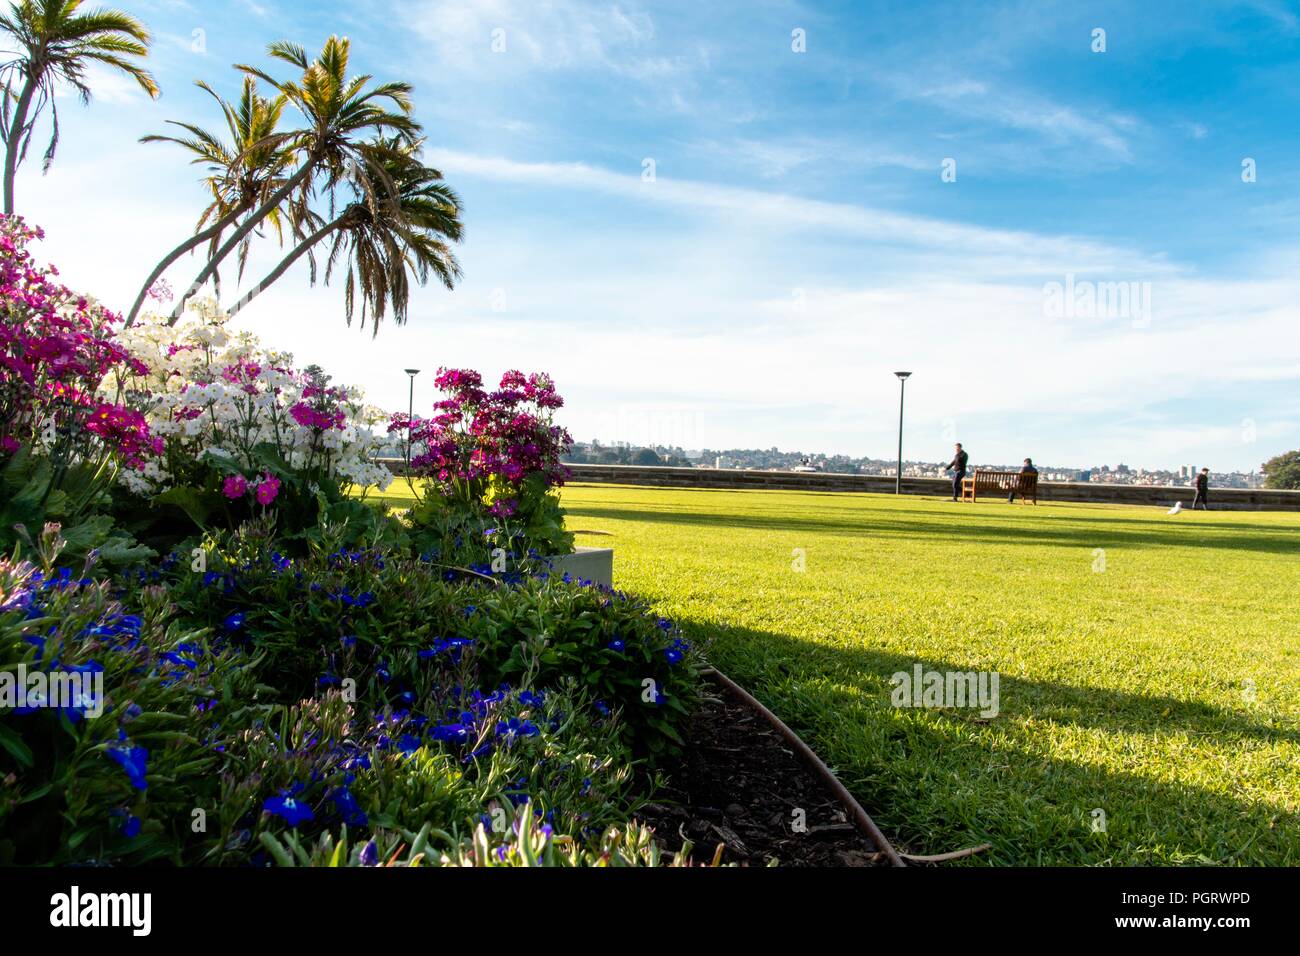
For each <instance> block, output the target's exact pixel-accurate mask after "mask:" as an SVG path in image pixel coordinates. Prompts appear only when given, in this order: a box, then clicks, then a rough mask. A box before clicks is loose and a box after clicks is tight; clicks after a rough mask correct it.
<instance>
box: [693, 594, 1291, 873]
mask: <svg viewBox="0 0 1300 956" xmlns="http://www.w3.org/2000/svg"><path fill="white" fill-rule="evenodd" d="M681 623H682V625H683V626H684V627H685V629H686V630H687V632H688V633H690V634H693V635H694V636H695V637H696V638H697V639H699V638H704V639H705V640H706V641H707V642H708V643H709V644H710V645H711V647H710V650H709V654H710V657H711V658H712V659H713V660H714V661H715V662H716V663H717V664H718V666H719V667H721V668H722V669H723V670H725V671H726V672H727V673H728V674H729V675H730V676H731V677H733V678H734V679H736V680H738V681H739V682H740V683H742V684H743V685H745V686H746V688H747V689H749V690H750V691H751V692H752V693H753V694H754V695H755V696H757V697H758V698H759V699H760V700H762V701H763V702H764V703H765V704H767V705H768V706H769V707H771V708H772V709H773V710H775V711H776V712H777V713H778V714H779V715H780V716H781V717H782V719H784V720H785V721H786V722H787V723H789V724H790V725H791V726H792V727H793V728H794V729H795V730H796V731H797V732H799V733H800V734H801V735H804V736H805V738H806V739H807V740H808V741H809V743H810V744H811V745H812V746H813V747H814V749H816V750H817V751H818V753H819V754H820V755H821V756H822V758H823V759H824V760H826V761H827V763H829V764H830V765H831V766H832V767H834V768H835V770H836V772H837V773H838V775H839V776H840V778H841V779H842V780H843V781H844V782H845V784H846V786H848V787H849V789H850V790H852V791H853V793H854V795H855V796H856V797H857V798H858V799H859V800H860V801H861V802H862V803H863V805H864V806H865V807H866V808H867V809H868V811H869V812H870V813H871V814H872V815H873V817H875V818H876V822H877V823H879V824H880V825H881V826H882V828H884V829H885V831H886V832H887V833H888V834H890V836H891V838H894V839H897V841H898V842H899V843H900V844H903V845H905V846H907V847H909V848H911V849H912V850H913V851H915V852H921V853H937V852H943V851H946V850H953V849H957V848H959V847H962V846H969V845H972V844H976V843H981V842H985V841H987V842H990V843H992V844H993V849H992V850H991V851H989V852H988V853H986V854H982V855H980V856H977V857H974V858H972V859H971V860H969V861H968V862H969V863H971V864H974V865H978V864H995V863H996V864H1019V865H1038V864H1056V865H1076V864H1124V865H1143V864H1176V863H1195V862H1217V863H1246V864H1271V865H1295V864H1297V863H1300V815H1297V814H1295V813H1289V812H1285V811H1282V810H1278V809H1277V808H1276V807H1273V806H1271V805H1268V804H1265V803H1262V802H1257V801H1251V800H1249V799H1245V798H1240V799H1238V798H1234V797H1232V796H1229V795H1226V794H1224V793H1222V792H1218V791H1215V790H1212V789H1207V788H1206V787H1205V786H1202V785H1198V784H1197V783H1193V782H1187V783H1178V782H1171V781H1169V780H1167V779H1159V777H1160V772H1161V770H1165V771H1167V770H1168V769H1169V768H1167V767H1166V768H1161V767H1158V766H1152V767H1151V768H1150V772H1149V773H1148V772H1145V771H1142V772H1129V771H1122V770H1117V769H1113V768H1108V767H1106V766H1104V765H1103V764H1102V762H1101V761H1102V759H1103V758H1102V755H1101V754H1100V753H1099V754H1098V760H1097V761H1096V762H1091V763H1083V762H1079V761H1076V760H1072V759H1062V758H1058V757H1053V756H1051V755H1050V752H1049V751H1048V750H1047V748H1046V747H1044V746H1042V745H1041V743H1042V741H1041V737H1042V734H1043V729H1042V727H1043V725H1044V724H1045V723H1046V722H1049V721H1050V722H1051V723H1052V724H1055V725H1058V726H1061V727H1064V728H1067V729H1070V728H1077V729H1078V730H1080V731H1082V732H1102V733H1109V734H1116V733H1133V732H1137V733H1142V734H1154V735H1160V734H1168V735H1171V736H1172V735H1174V734H1186V735H1187V736H1189V737H1192V738H1195V737H1211V738H1214V739H1216V740H1217V741H1219V744H1220V746H1221V747H1231V746H1232V745H1233V742H1234V741H1237V740H1243V739H1251V738H1253V739H1255V740H1260V741H1282V742H1288V743H1292V744H1295V743H1297V741H1298V737H1300V735H1297V733H1296V732H1295V731H1294V730H1288V729H1278V728H1273V727H1268V726H1266V725H1263V724H1261V723H1259V722H1258V721H1257V720H1256V719H1254V718H1253V717H1252V716H1251V715H1249V714H1248V713H1246V712H1244V711H1236V710H1230V709H1223V708H1217V707H1213V706H1210V705H1208V704H1204V703H1200V702H1189V701H1185V700H1178V699H1175V698H1172V697H1164V696H1148V695H1141V694H1132V693H1125V692H1120V691H1112V690H1105V689H1098V688H1088V687H1076V686H1071V685H1063V684H1055V683H1051V682H1044V681H1035V680H1025V679H1021V678H1015V677H1011V676H1009V675H1005V674H1004V675H1000V688H999V690H1000V699H1001V712H1000V714H999V715H998V716H997V717H994V718H992V719H991V720H988V721H983V720H981V719H980V718H978V711H977V709H971V710H965V711H958V710H954V709H947V710H912V709H905V708H894V707H892V706H891V705H890V700H889V691H890V686H889V678H890V676H891V675H892V674H894V673H897V672H899V671H905V672H910V671H911V670H912V667H913V665H915V664H918V663H919V664H921V665H923V667H924V668H925V669H926V670H936V671H941V672H942V671H966V670H968V669H969V667H968V665H965V664H962V663H959V662H953V661H944V660H937V659H933V658H915V657H907V656H902V655H898V654H892V653H886V652H883V651H880V650H877V649H872V648H867V647H864V648H833V647H826V646H825V645H821V644H812V643H810V642H808V641H806V640H803V639H800V638H796V637H792V636H790V635H786V634H780V633H773V632H767V631H758V630H753V629H750V628H744V627H727V628H723V627H719V626H718V625H714V624H711V623H707V622H700V621H691V620H689V619H683V620H682V621H681ZM1031 720H1032V721H1035V722H1038V723H1037V726H1035V725H1031V724H1027V723H1026V721H1031ZM1207 763H1208V761H1207ZM1198 769H1199V770H1200V771H1201V772H1202V773H1203V774H1204V775H1205V777H1206V778H1207V779H1211V778H1213V776H1214V768H1213V767H1211V766H1208V765H1207V766H1204V767H1200V768H1198ZM1278 771H1279V772H1282V768H1281V767H1279V768H1278ZM1094 809H1101V810H1104V811H1105V813H1106V819H1107V832H1105V833H1096V832H1093V831H1092V829H1091V826H1092V812H1093V810H1094Z"/></svg>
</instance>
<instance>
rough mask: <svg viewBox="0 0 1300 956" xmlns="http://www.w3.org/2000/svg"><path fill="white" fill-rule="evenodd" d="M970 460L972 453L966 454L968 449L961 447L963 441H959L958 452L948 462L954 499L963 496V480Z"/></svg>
mask: <svg viewBox="0 0 1300 956" xmlns="http://www.w3.org/2000/svg"><path fill="white" fill-rule="evenodd" d="M968 461H970V455H968V454H966V449H964V448H962V447H961V442H957V453H956V454H955V455H953V456H952V461H950V462H948V470H949V471H951V472H952V500H953V501H957V500H958V499H959V498H961V481H962V479H963V478H965V477H966V462H968Z"/></svg>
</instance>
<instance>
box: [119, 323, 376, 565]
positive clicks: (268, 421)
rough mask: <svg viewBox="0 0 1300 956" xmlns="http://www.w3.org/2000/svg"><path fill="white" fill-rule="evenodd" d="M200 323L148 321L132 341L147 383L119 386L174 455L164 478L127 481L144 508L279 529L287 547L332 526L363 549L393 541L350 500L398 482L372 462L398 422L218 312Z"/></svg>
mask: <svg viewBox="0 0 1300 956" xmlns="http://www.w3.org/2000/svg"><path fill="white" fill-rule="evenodd" d="M191 315H192V317H191V318H189V319H187V320H185V321H184V322H182V323H180V324H178V325H176V326H169V325H167V324H166V323H165V322H164V321H163V320H161V319H157V318H150V319H146V320H145V321H144V322H142V323H140V324H137V325H136V326H134V327H133V328H131V329H129V330H127V331H126V332H124V333H123V335H122V336H121V339H122V341H123V343H124V345H125V346H126V347H127V348H128V349H129V350H130V354H131V356H132V357H133V359H134V361H135V365H134V367H133V371H134V373H135V374H133V375H130V376H127V375H123V376H121V377H120V381H119V385H120V387H121V388H122V389H123V390H124V392H126V393H127V394H130V395H132V396H134V397H135V400H136V401H138V402H139V403H140V404H141V405H142V407H143V408H144V409H145V416H146V418H147V420H148V422H149V424H150V426H151V428H152V430H153V432H154V433H155V434H157V435H158V436H161V441H162V448H163V453H162V459H161V461H160V464H159V467H157V468H156V469H153V470H152V471H149V472H145V473H138V474H135V473H128V474H125V475H123V481H124V483H125V484H126V485H127V487H128V488H129V489H130V491H131V492H133V493H134V494H135V495H137V496H141V497H140V499H138V500H139V503H140V504H141V505H144V504H145V503H146V502H160V503H163V504H166V505H171V506H174V507H176V508H179V509H180V510H181V511H183V512H184V513H185V514H186V515H188V516H189V517H190V518H191V519H192V521H193V523H194V526H195V527H196V528H197V529H204V530H207V529H213V528H224V529H232V528H235V527H237V526H238V525H239V524H241V523H242V522H244V521H246V520H249V519H250V518H274V520H275V521H276V522H277V527H278V529H279V532H280V535H281V537H282V539H285V540H293V539H296V538H305V537H309V536H310V535H311V534H312V533H313V531H314V530H315V529H316V527H317V526H318V525H319V524H320V523H321V522H322V521H325V522H334V523H338V522H340V521H347V522H350V523H351V524H352V526H353V532H354V534H353V536H354V538H355V539H357V540H360V539H363V538H365V537H366V536H368V535H373V534H376V533H379V532H381V531H382V530H383V529H381V528H379V527H378V515H377V513H376V512H374V511H373V510H372V509H369V508H366V507H365V506H364V505H362V504H360V503H359V502H358V501H357V500H356V499H352V498H349V497H348V494H347V492H348V490H349V488H350V487H351V486H353V485H357V486H360V487H362V488H365V487H369V486H377V487H379V488H380V489H381V490H382V489H383V488H384V487H386V486H387V484H388V483H389V482H390V481H391V478H392V476H391V474H390V473H389V471H388V469H386V468H384V467H382V466H380V465H376V464H374V463H373V462H372V461H371V460H370V459H371V457H372V456H373V455H374V454H375V452H376V450H377V449H378V447H379V445H380V444H381V442H382V441H383V438H382V436H381V435H379V434H378V433H377V432H376V431H374V429H373V428H372V426H374V425H376V424H377V423H379V422H380V421H383V420H386V418H387V415H386V414H385V413H384V412H382V411H380V410H379V409H377V408H374V407H372V406H368V405H366V404H364V402H363V400H362V398H363V396H362V393H361V392H360V390H358V389H355V388H348V387H345V386H337V385H332V384H331V383H330V382H331V380H330V377H329V376H328V375H326V374H325V373H324V372H323V371H322V370H321V369H319V368H318V367H315V366H311V367H309V368H307V369H305V370H302V371H298V370H295V369H294V368H293V357H292V356H291V355H288V354H286V353H279V352H273V351H269V350H266V349H264V348H262V346H261V345H260V344H259V343H258V341H257V339H256V337H254V336H252V335H250V334H248V333H238V334H235V333H231V332H229V331H228V330H227V329H226V328H225V323H226V322H227V316H225V314H224V313H221V312H219V311H217V310H216V307H215V305H214V304H213V303H211V302H201V303H198V304H196V305H195V306H194V307H193V308H192V310H191ZM139 510H140V509H139V508H137V517H138V516H139V515H138V512H139Z"/></svg>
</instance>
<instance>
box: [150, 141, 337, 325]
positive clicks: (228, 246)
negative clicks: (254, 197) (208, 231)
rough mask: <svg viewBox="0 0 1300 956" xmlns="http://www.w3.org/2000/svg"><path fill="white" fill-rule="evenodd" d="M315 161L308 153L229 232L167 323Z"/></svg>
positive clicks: (281, 200)
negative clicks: (229, 234)
mask: <svg viewBox="0 0 1300 956" xmlns="http://www.w3.org/2000/svg"><path fill="white" fill-rule="evenodd" d="M316 163H317V159H316V157H315V156H311V155H309V156H308V157H307V159H305V160H304V161H303V164H302V166H300V167H299V168H298V171H297V172H296V173H294V174H293V178H292V179H290V180H289V181H288V182H287V183H285V184H284V185H283V186H281V187H280V188H279V189H277V190H276V191H275V192H274V193H273V194H272V195H271V198H270V199H268V200H267V201H266V202H264V203H263V204H262V205H261V206H260V207H259V208H258V209H257V210H256V211H255V212H254V213H253V214H252V215H250V216H249V217H248V218H247V219H245V220H244V224H243V225H242V226H240V227H239V228H238V229H236V230H235V231H234V233H232V234H231V236H230V238H229V239H227V240H226V241H225V242H224V243H223V244H222V246H221V248H220V249H218V250H217V251H216V252H214V253H213V254H212V257H211V258H210V259H209V260H208V264H207V265H206V266H204V267H203V271H202V272H200V273H199V275H198V278H196V279H195V280H194V282H193V284H192V285H190V287H189V288H188V289H186V290H185V291H184V292H182V293H181V298H180V301H179V302H177V303H176V308H175V309H173V310H172V315H171V318H170V319H168V320H167V324H168V325H175V324H176V320H177V319H179V318H180V317H181V313H183V312H184V311H185V303H186V302H188V301H189V299H190V297H191V296H193V295H194V293H196V292H198V291H199V289H201V288H203V283H205V282H207V281H208V279H209V278H211V277H212V274H213V273H214V272H216V271H217V267H218V266H219V265H221V261H222V260H223V259H225V258H226V256H228V255H230V253H231V251H232V250H233V249H234V248H235V247H236V246H238V245H239V244H240V243H241V242H242V241H243V239H244V237H245V236H247V235H248V234H249V233H250V232H252V231H253V230H254V229H255V228H256V227H257V225H258V224H259V223H260V222H261V221H262V220H263V219H265V218H266V217H267V216H269V215H270V214H271V212H272V211H273V210H274V209H275V208H276V207H277V206H279V205H280V203H282V202H283V201H284V200H285V198H286V197H287V196H288V195H289V194H290V193H292V192H293V191H294V190H295V189H297V188H298V187H299V186H300V185H301V184H302V182H303V180H305V179H306V178H307V177H308V176H309V175H311V173H312V171H313V170H314V169H315V168H316Z"/></svg>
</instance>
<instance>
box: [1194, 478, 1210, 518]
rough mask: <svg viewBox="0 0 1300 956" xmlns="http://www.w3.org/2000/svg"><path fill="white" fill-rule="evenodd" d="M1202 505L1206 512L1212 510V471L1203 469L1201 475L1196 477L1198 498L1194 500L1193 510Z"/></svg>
mask: <svg viewBox="0 0 1300 956" xmlns="http://www.w3.org/2000/svg"><path fill="white" fill-rule="evenodd" d="M1197 505H1200V506H1201V507H1202V508H1203V509H1204V510H1206V511H1209V510H1210V469H1208V468H1202V469H1201V471H1200V474H1198V475H1197V476H1196V497H1195V498H1194V499H1193V500H1192V510H1193V511H1195V510H1196V506H1197Z"/></svg>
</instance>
